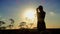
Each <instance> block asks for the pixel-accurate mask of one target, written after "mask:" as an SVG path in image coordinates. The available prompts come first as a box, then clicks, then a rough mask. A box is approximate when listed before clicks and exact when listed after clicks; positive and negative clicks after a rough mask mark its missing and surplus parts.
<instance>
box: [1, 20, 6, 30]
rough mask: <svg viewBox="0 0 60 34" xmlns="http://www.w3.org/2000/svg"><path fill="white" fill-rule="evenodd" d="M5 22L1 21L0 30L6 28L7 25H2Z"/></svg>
mask: <svg viewBox="0 0 60 34" xmlns="http://www.w3.org/2000/svg"><path fill="white" fill-rule="evenodd" d="M3 24H5V22H4V21H0V30H3V29H6V27H4V26H3V27H2V25H3Z"/></svg>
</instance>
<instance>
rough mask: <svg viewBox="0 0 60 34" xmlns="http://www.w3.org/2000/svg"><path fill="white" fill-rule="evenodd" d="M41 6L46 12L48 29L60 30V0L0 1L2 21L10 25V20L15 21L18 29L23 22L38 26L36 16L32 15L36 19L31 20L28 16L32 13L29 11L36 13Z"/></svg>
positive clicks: (0, 18) (0, 17)
mask: <svg viewBox="0 0 60 34" xmlns="http://www.w3.org/2000/svg"><path fill="white" fill-rule="evenodd" d="M39 5H42V6H43V7H44V11H45V12H46V17H45V22H46V27H47V28H60V0H0V20H3V21H5V22H6V24H7V25H8V24H9V23H10V21H9V19H10V18H12V19H14V20H15V26H16V27H17V25H18V24H19V23H20V22H22V21H26V22H30V23H35V25H36V21H37V20H36V17H35V15H34V16H33V15H32V17H34V18H32V19H29V18H30V17H31V16H29V17H28V15H27V16H26V14H27V13H28V14H29V13H30V12H28V11H33V12H36V8H37V7H38V6H39ZM31 14H33V13H31ZM34 14H36V13H34ZM29 15H30V14H29ZM35 25H34V26H35Z"/></svg>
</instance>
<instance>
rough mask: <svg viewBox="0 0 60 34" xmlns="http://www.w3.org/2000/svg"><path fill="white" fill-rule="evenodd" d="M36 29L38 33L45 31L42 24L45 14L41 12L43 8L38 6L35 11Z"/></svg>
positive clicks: (43, 23)
mask: <svg viewBox="0 0 60 34" xmlns="http://www.w3.org/2000/svg"><path fill="white" fill-rule="evenodd" d="M36 10H37V23H38V24H37V28H38V30H39V31H44V30H45V29H46V26H45V22H44V19H45V14H46V13H45V12H44V11H43V6H41V5H40V6H39V7H38V8H37V9H36Z"/></svg>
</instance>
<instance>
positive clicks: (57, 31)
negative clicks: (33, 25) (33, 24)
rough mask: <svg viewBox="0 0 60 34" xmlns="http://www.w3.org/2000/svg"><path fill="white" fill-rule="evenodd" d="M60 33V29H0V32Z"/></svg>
mask: <svg viewBox="0 0 60 34" xmlns="http://www.w3.org/2000/svg"><path fill="white" fill-rule="evenodd" d="M58 33H59V34H60V29H46V30H45V31H42V32H39V31H38V30H37V29H14V30H0V34H58Z"/></svg>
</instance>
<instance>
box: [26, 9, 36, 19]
mask: <svg viewBox="0 0 60 34" xmlns="http://www.w3.org/2000/svg"><path fill="white" fill-rule="evenodd" d="M34 14H35V13H34V10H33V9H28V10H26V12H25V17H27V18H28V19H33V18H34Z"/></svg>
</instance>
